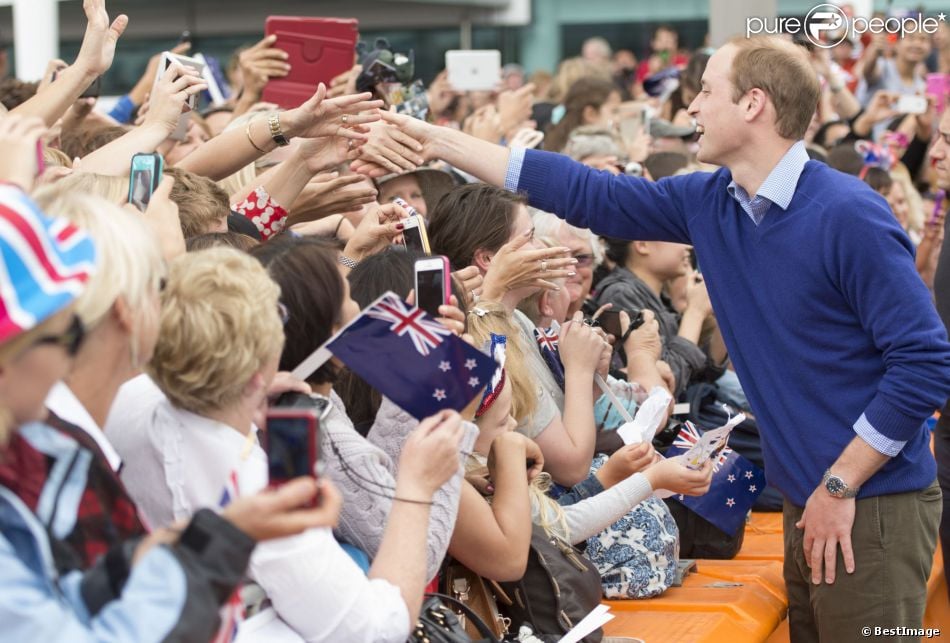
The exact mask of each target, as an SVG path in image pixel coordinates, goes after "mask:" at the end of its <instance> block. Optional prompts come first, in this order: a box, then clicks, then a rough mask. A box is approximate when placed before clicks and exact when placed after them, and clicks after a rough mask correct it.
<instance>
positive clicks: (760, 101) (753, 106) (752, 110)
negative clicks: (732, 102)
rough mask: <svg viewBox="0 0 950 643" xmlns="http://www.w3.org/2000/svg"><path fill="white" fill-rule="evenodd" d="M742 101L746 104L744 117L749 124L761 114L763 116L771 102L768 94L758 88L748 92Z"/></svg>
mask: <svg viewBox="0 0 950 643" xmlns="http://www.w3.org/2000/svg"><path fill="white" fill-rule="evenodd" d="M742 100H743V102H744V104H745V109H744V112H745V114H744V117H745V121H746V122H747V123H748V122H751V121H754V120H755V119H756V118H758V116H759V114H762V113H763V112H764V111H765V110H766V108H767V105H768V102H769V101H768V96H767V95H766V93H765V92H764V91H762V90H761V89H759V88H758V87H753V88H752V89H750V90H749V91H748V92H746V95H745V96H743V97H742Z"/></svg>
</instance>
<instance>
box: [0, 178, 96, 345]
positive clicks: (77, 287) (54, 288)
mask: <svg viewBox="0 0 950 643" xmlns="http://www.w3.org/2000/svg"><path fill="white" fill-rule="evenodd" d="M0 257H2V262H0V343H4V342H6V341H8V340H10V339H12V338H13V337H15V336H16V335H19V334H20V333H22V332H24V331H27V330H30V329H31V328H33V327H34V326H36V325H38V324H40V323H42V322H43V321H45V320H46V319H47V318H49V317H50V316H52V315H53V314H55V313H57V312H59V311H60V310H62V309H63V308H65V307H66V306H68V305H69V304H70V303H71V302H72V301H73V300H74V299H76V297H78V296H79V295H80V294H81V293H82V291H83V288H84V287H85V283H86V281H87V280H88V279H89V277H90V275H91V274H92V273H93V272H94V270H95V261H96V249H95V246H94V245H93V243H92V239H90V238H89V237H88V236H87V235H86V233H84V232H82V231H80V230H79V229H78V228H76V227H75V226H74V225H73V224H71V223H69V222H68V221H66V220H64V219H58V218H52V217H48V216H46V215H45V214H43V212H41V211H40V209H39V208H38V207H37V206H36V204H35V203H34V202H33V201H32V200H31V199H30V198H29V197H28V196H27V195H26V194H24V193H23V192H22V191H21V190H20V189H18V188H15V187H13V186H10V185H0Z"/></svg>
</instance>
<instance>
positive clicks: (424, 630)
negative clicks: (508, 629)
mask: <svg viewBox="0 0 950 643" xmlns="http://www.w3.org/2000/svg"><path fill="white" fill-rule="evenodd" d="M456 612H459V613H461V614H462V615H463V616H464V617H465V619H466V620H467V621H468V622H469V623H471V624H473V625H474V626H475V628H476V629H477V630H478V633H479V635H480V636H481V637H482V638H480V639H472V638H471V637H470V636H469V635H468V633H467V632H466V631H465V627H464V626H463V625H462V623H461V621H459V617H458V615H457V614H456ZM471 641H481V642H483V643H500V642H499V641H498V639H497V638H495V635H494V634H493V633H492V631H491V629H489V627H488V626H487V625H485V622H484V621H483V620H482V619H481V618H479V616H478V615H477V614H476V613H475V612H473V611H472V610H471V609H469V607H468V606H467V605H466V604H465V603H462V602H461V601H457V600H455V599H454V598H452V597H451V596H447V595H445V594H435V593H433V594H426V595H425V600H424V601H423V602H422V609H421V610H419V620H418V621H416V626H415V627H414V628H413V630H412V632H411V633H410V634H409V641H408V643H470V642H471Z"/></svg>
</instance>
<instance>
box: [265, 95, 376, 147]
mask: <svg viewBox="0 0 950 643" xmlns="http://www.w3.org/2000/svg"><path fill="white" fill-rule="evenodd" d="M372 98H373V95H372V94H370V93H369V92H366V93H363V94H351V95H349V96H339V97H337V98H327V86H326V85H324V84H323V83H320V85H319V86H317V91H316V93H314V95H313V96H312V97H310V99H309V100H308V101H307V102H305V103H304V104H303V105H301V106H300V107H297V108H296V109H291V110H288V111H286V112H284V113H283V114H281V118H280V120H281V125H282V126H283V128H284V133H285V135H286V136H287V137H288V138H289V137H292V136H301V137H303V138H318V137H320V136H345V137H347V138H352V139H357V140H361V141H365V140H366V139H367V138H368V137H367V135H366V134H364V133H363V132H361V131H359V130H356V129H353V128H354V126H356V125H367V124H369V123H373V122H375V121H378V120H379V118H380V117H379V108H380V107H382V106H383V101H381V100H372Z"/></svg>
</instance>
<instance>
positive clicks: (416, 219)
mask: <svg viewBox="0 0 950 643" xmlns="http://www.w3.org/2000/svg"><path fill="white" fill-rule="evenodd" d="M393 203H395V204H396V205H398V206H400V207H401V208H402V209H403V210H405V211H406V212H408V213H409V217H408V218H406V219H403V221H402V225H403V231H402V238H403V242H404V243H405V244H406V248H407V249H409V250H413V251H415V252H421V253H423V254H427V255H428V254H432V248H431V247H430V246H429V235H428V234H427V233H426V223H425V219H423V218H422V215H420V214H419V213H418V212H417V211H416V209H415V208H414V207H412V206H411V205H409V204H408V203H406V202H405V201H404V200H403V199H400V198H398V197H397V198H395V199H393Z"/></svg>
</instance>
